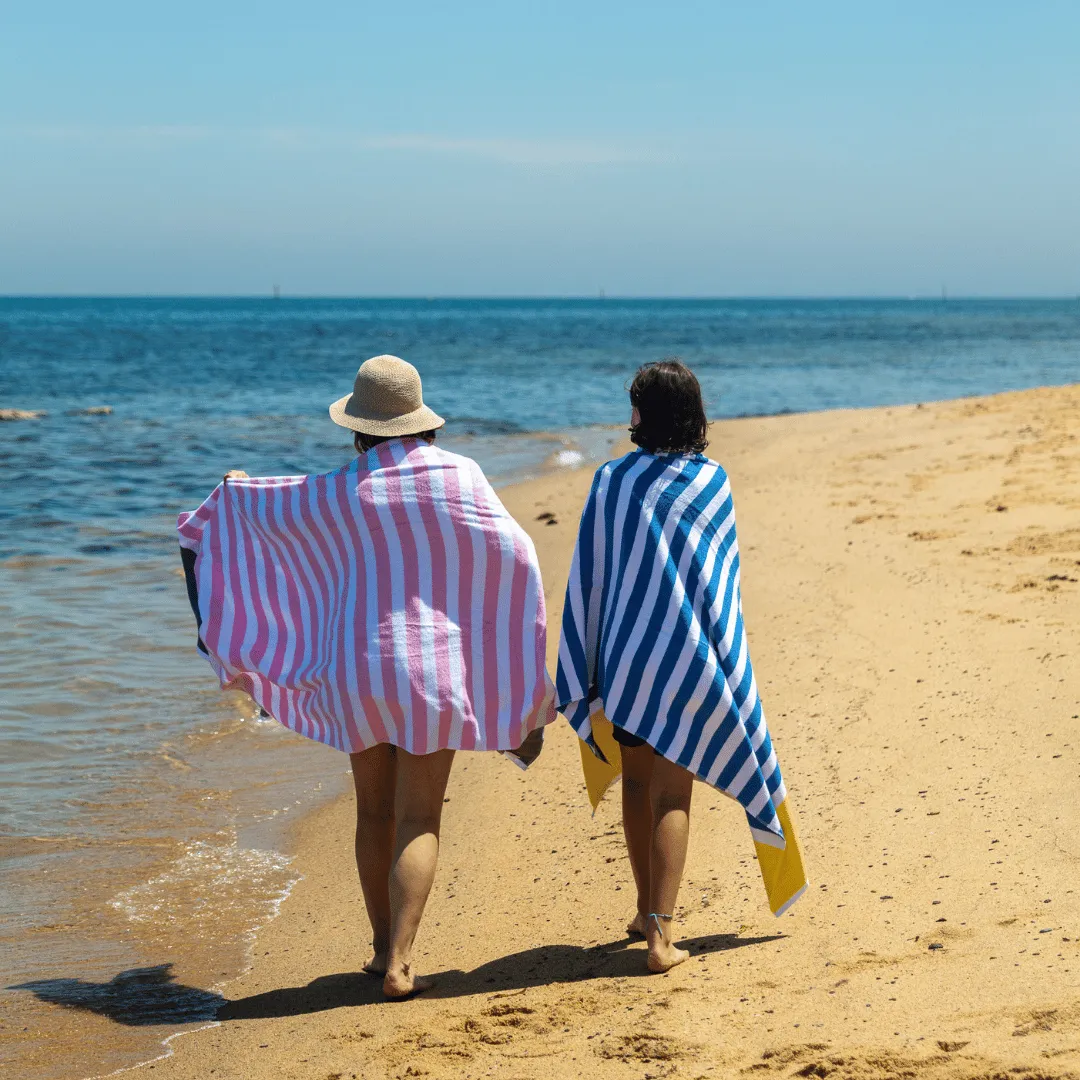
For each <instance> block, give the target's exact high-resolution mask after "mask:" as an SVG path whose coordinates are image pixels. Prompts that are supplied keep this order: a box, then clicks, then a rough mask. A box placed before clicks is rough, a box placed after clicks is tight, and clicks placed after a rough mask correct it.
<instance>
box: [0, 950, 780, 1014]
mask: <svg viewBox="0 0 1080 1080" xmlns="http://www.w3.org/2000/svg"><path fill="white" fill-rule="evenodd" d="M783 937H784V935H783V934H767V935H764V936H761V937H738V936H737V935H735V934H711V935H709V936H707V937H698V938H690V939H685V940H683V941H681V942H680V944H681V945H682V946H683V947H684V948H687V949H689V950H690V952H691V954H692V955H694V956H699V955H702V954H706V953H715V952H729V951H730V950H732V949H741V948H746V947H747V946H751V945H762V944H767V943H769V942H772V941H780V940H782V939H783ZM630 944H631V940H630V939H629V938H623V939H621V940H619V941H613V942H609V943H607V944H604V945H594V946H592V947H591V948H587V949H585V948H581V947H580V946H578V945H540V946H538V947H537V948H534V949H526V950H524V951H523V952H518V953H511V954H510V955H509V956H501V957H499V959H497V960H492V961H489V962H488V963H486V964H482V965H481V966H480V967H478V968H474V969H473V970H472V971H459V970H451V971H442V972H437V973H435V978H436V979H437V980H438V985H437V986H436V987H435V989H434V990H432V991H431V992H430V993H428V994H425V995H424V996H425V997H430V998H455V997H469V996H470V995H472V994H484V993H490V992H491V991H492V990H521V989H526V988H528V987H533V986H548V985H552V984H558V983H575V982H585V981H587V980H589V979H610V978H626V977H632V976H639V975H640V976H645V975H647V974H648V973H647V972H646V970H645V952H644V950H643V949H641V948H636V949H628V948H627V946H628V945H630ZM7 989H9V990H29V991H30V992H31V993H33V994H35V995H36V996H37V997H38V999H39V1000H41V1001H46V1002H48V1003H49V1004H52V1005H63V1006H65V1007H67V1008H71V1009H84V1010H86V1011H88V1012H93V1013H97V1014H98V1015H99V1016H106V1017H108V1018H109V1019H110V1020H113V1021H115V1022H116V1023H118V1024H125V1025H128V1026H131V1027H140V1026H148V1025H154V1024H193V1023H206V1022H207V1021H208V1020H256V1019H259V1020H262V1019H268V1018H270V1017H279V1016H303V1015H304V1014H306V1013H316V1012H325V1011H327V1010H328V1009H341V1008H346V1007H356V1006H358V1005H376V1004H380V1003H382V1002H383V1000H384V999H383V996H382V979H380V978H377V977H375V976H372V975H365V974H364V973H363V972H359V971H352V972H341V973H339V974H336V975H321V976H319V978H317V979H313V980H312V981H311V982H309V983H308V984H307V985H306V986H286V987H281V988H280V989H278V990H268V991H266V992H265V993H262V994H252V995H251V996H250V997H245V998H237V999H236V1000H235V1001H229V1000H228V999H227V998H224V997H222V995H221V994H218V993H215V992H213V991H211V990H201V989H199V988H198V987H195V986H185V985H183V984H182V983H177V982H176V981H175V976H174V975H173V974H172V965H171V964H158V965H157V966H155V967H145V968H132V969H130V970H129V971H122V972H120V974H118V975H116V976H114V977H113V978H112V979H110V980H109V981H108V982H106V983H95V982H87V981H85V980H83V979H38V980H35V981H33V982H26V983H20V984H18V985H17V986H9V987H7Z"/></svg>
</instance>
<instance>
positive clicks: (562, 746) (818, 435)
mask: <svg viewBox="0 0 1080 1080" xmlns="http://www.w3.org/2000/svg"><path fill="white" fill-rule="evenodd" d="M1078 415H1080V386H1069V387H1062V388H1053V389H1036V390H1030V391H1023V392H1017V393H1007V394H1001V395H998V396H993V397H985V398H972V399H965V400H958V401H951V402H942V403H936V404H927V405H921V406H919V405H917V406H902V407H886V408H878V409H868V410H850V411H834V412H822V413H815V414H802V415H793V416H782V417H773V418H758V419H745V420H728V421H723V422H720V423H716V424H714V425H713V427H712V429H711V440H712V443H711V446H710V450H709V452H710V454H711V455H712V456H714V457H716V458H717V459H718V460H720V461H721V462H722V463H723V464H724V465H725V467H726V468H727V470H728V472H729V474H730V477H731V481H732V485H733V489H734V493H735V503H736V508H737V513H738V516H739V532H740V544H741V549H742V556H743V579H742V580H743V592H744V605H745V616H746V621H747V627H748V633H749V637H750V645H751V650H752V653H753V656H754V664H755V670H756V673H757V677H758V680H759V683H760V686H761V693H762V696H763V700H764V702H765V708H766V714H767V716H768V718H769V723H770V728H771V731H772V734H773V738H774V740H775V743H776V746H777V750H778V753H779V755H780V761H781V765H782V767H783V769H784V775H785V779H786V781H787V785H788V789H789V791H790V797H791V799H792V802H793V806H794V808H795V813H796V815H797V820H798V822H799V828H800V836H801V840H802V845H803V849H804V854H805V857H806V860H807V868H808V872H809V876H810V882H811V885H810V889H809V891H808V893H807V895H806V896H804V897H803V898H802V899H801V900H800V901H799V903H798V904H797V905H795V907H794V908H793V909H792V910H791V911H790V912H789V913H788V914H786V915H785V916H784V917H782V918H780V919H774V918H773V917H772V916H771V915H770V913H769V911H768V908H767V906H766V904H765V898H764V892H763V889H762V886H761V882H760V877H759V875H758V873H757V868H756V866H755V865H754V859H753V846H752V843H751V840H750V837H749V834H748V831H747V828H746V823H745V819H744V817H743V815H742V812H741V811H740V810H739V809H738V807H737V806H735V804H733V803H731V802H730V801H728V800H726V799H724V798H722V797H721V796H719V795H718V794H717V793H715V792H713V791H712V790H710V789H708V788H706V787H704V786H703V785H697V786H696V787H695V793H694V803H695V805H694V811H693V814H692V819H691V844H690V855H689V860H688V863H687V869H686V874H685V877H684V881H683V888H682V892H681V894H680V903H679V909H678V912H677V917H678V921H679V936H680V938H681V939H682V940H683V941H684V942H685V943H687V945H688V947H689V948H690V950H691V952H692V957H691V959H690V961H689V962H687V963H686V964H684V965H683V966H681V967H680V968H677V969H675V970H673V971H672V972H670V973H668V974H667V975H664V976H647V975H646V974H645V966H644V956H645V954H644V947H643V946H642V945H641V944H640V943H631V942H628V941H627V940H626V936H625V933H624V927H625V924H626V921H627V919H628V918H629V917H630V915H631V914H632V908H633V890H632V884H631V881H630V873H629V866H628V863H627V861H626V856H625V850H624V846H623V841H622V836H621V829H620V819H619V807H618V795H617V791H616V792H613V793H611V794H609V796H608V797H607V798H606V800H605V801H604V802H603V803H602V804H601V806H600V809H599V810H598V812H597V814H596V816H595V817H591V816H590V813H589V808H588V803H587V799H586V797H585V791H584V787H583V784H582V781H581V774H580V766H579V756H578V748H577V745H576V739H575V737H574V736H573V734H572V733H571V731H570V729H569V727H568V726H567V725H566V724H565V723H564V722H563V721H561V720H560V721H559V722H558V724H557V725H555V726H554V727H552V728H550V729H549V738H548V744H547V747H546V749H545V751H544V754H543V755H542V756H541V758H540V760H539V761H538V762H537V763H536V764H535V765H534V766H533V767H532V768H531V769H530V770H529V771H528V772H527V773H524V774H522V773H520V772H519V771H518V770H516V769H515V768H513V766H511V765H510V764H509V763H507V762H506V761H504V760H502V759H501V758H499V757H497V756H495V755H485V756H480V755H468V754H460V755H459V756H458V761H457V763H456V765H455V769H454V773H453V774H452V776H451V781H450V787H449V790H448V800H449V801H448V803H447V805H446V808H445V815H444V832H443V845H442V853H441V858H440V866H439V872H438V875H437V877H436V882H435V887H434V890H433V892H432V896H431V899H430V902H429V905H428V909H427V913H426V916H425V920H424V923H423V925H422V927H421V933H420V938H419V940H418V963H419V965H420V967H421V970H422V971H425V972H428V973H432V974H435V975H436V976H437V977H438V986H437V988H436V989H435V990H434V991H432V992H431V993H429V994H427V995H425V996H423V997H421V998H418V999H416V1000H413V1001H409V1002H406V1003H401V1004H385V1003H383V1002H382V1001H381V993H380V982H379V980H378V979H373V978H370V977H366V976H363V975H361V974H359V971H360V967H361V965H362V964H363V962H364V961H365V960H366V959H367V956H368V952H367V933H368V928H367V924H366V919H365V916H364V912H363V903H362V900H361V898H360V892H359V887H358V884H357V882H356V878H355V869H354V867H353V865H352V851H351V848H352V835H351V816H352V804H351V797H350V796H344V797H341V798H339V799H338V800H336V801H333V802H331V803H329V804H328V805H326V806H323V807H321V808H319V809H317V810H315V811H313V812H311V813H309V814H307V815H306V816H304V817H303V818H302V819H301V820H300V821H299V822H298V823H297V824H294V826H293V827H292V831H291V833H290V835H289V838H288V842H289V848H290V852H291V854H292V855H293V860H292V862H291V863H290V864H289V866H290V872H291V873H293V874H294V875H295V877H296V878H298V879H299V880H298V881H297V883H296V884H295V885H294V887H293V888H292V890H291V892H290V893H289V894H288V896H287V897H286V898H285V899H284V900H283V901H282V902H281V905H280V910H279V912H278V914H277V916H276V917H275V918H273V919H272V920H271V921H270V922H268V923H267V924H266V925H265V926H264V927H263V929H262V930H261V931H259V932H258V934H257V936H256V937H255V939H254V941H253V943H252V946H251V967H250V970H248V971H247V973H246V974H244V975H242V976H241V977H239V978H237V979H234V980H231V981H229V982H227V983H225V984H224V985H222V986H219V987H218V988H217V990H216V991H215V992H216V993H219V994H220V999H218V998H215V997H213V995H210V996H209V998H208V1001H209V1003H210V1004H211V1005H212V1006H213V1008H214V1009H216V1010H217V1015H218V1017H219V1019H220V1023H219V1024H218V1025H217V1026H209V1027H207V1026H205V1024H203V1023H201V1022H200V1023H193V1024H192V1027H199V1028H201V1030H198V1031H193V1032H192V1033H190V1034H185V1035H183V1036H182V1037H180V1038H176V1039H174V1040H173V1041H172V1042H171V1044H170V1048H169V1056H166V1057H163V1058H161V1059H159V1060H157V1061H155V1062H152V1063H151V1064H149V1065H146V1066H144V1067H145V1068H146V1069H147V1070H152V1073H153V1075H155V1076H158V1077H176V1078H181V1077H183V1078H195V1077H199V1078H203V1077H208V1076H213V1077H215V1080H224V1078H233V1077H235V1078H248V1077H252V1076H259V1077H298V1078H299V1077H305V1078H309V1077H315V1078H319V1080H324V1078H325V1080H330V1078H336V1080H340V1078H351V1077H357V1078H359V1077H381V1076H388V1077H405V1076H430V1077H433V1078H438V1077H480V1076H507V1077H511V1076H512V1077H550V1076H553V1075H554V1076H561V1075H582V1076H589V1077H605V1078H606V1077H620V1078H621V1077H630V1076H653V1077H659V1076H668V1075H670V1076H687V1077H702V1076H729V1075H742V1074H744V1073H745V1074H747V1075H762V1076H770V1075H778V1076H790V1075H802V1076H830V1077H842V1078H847V1077H850V1078H862V1077H893V1076H897V1077H899V1076H916V1075H917V1076H920V1077H922V1076H927V1077H934V1078H937V1077H941V1078H946V1077H948V1078H952V1077H956V1078H961V1077H963V1078H969V1077H970V1078H974V1077H995V1076H1006V1075H1008V1076H1013V1077H1020V1078H1024V1077H1026V1078H1029V1080H1034V1078H1036V1077H1040V1078H1046V1077H1055V1078H1057V1077H1069V1076H1075V1075H1080V991H1078V989H1077V987H1078V986H1080V876H1078V874H1077V866H1078V859H1080V840H1078V838H1077V834H1076V830H1075V827H1074V822H1073V817H1074V808H1075V807H1076V805H1077V804H1078V799H1080V665H1078V664H1077V663H1076V661H1075V657H1076V656H1077V655H1078V654H1080V618H1078V614H1080V438H1078V436H1077V434H1076V428H1077V416H1078ZM590 479H591V469H589V468H582V469H579V470H574V471H568V472H563V473H556V474H552V475H550V476H547V477H544V478H541V479H538V480H535V481H531V482H529V483H525V484H521V485H517V486H514V487H511V488H508V489H505V490H504V491H503V492H502V495H503V498H504V501H505V503H506V505H507V507H508V508H509V509H510V510H511V512H512V513H514V515H515V516H516V517H517V518H518V519H519V520H520V521H521V522H522V523H523V524H525V525H526V527H527V528H528V529H529V531H530V533H531V534H532V536H533V537H534V539H535V541H536V544H537V549H538V552H539V556H540V560H541V565H542V569H543V573H544V580H545V588H546V592H547V601H548V611H549V623H550V626H551V633H550V640H549V661H550V664H551V667H552V670H553V669H554V662H555V649H556V646H557V640H558V634H557V627H558V622H559V618H560V614H561V602H562V591H563V588H564V584H565V580H566V572H567V568H568V565H569V560H570V555H571V550H572V544H573V539H574V535H575V532H576V527H577V520H578V515H579V513H580V508H581V505H582V502H583V500H584V496H585V494H586V492H587V489H588V485H589V482H590ZM547 514H553V515H554V518H555V524H548V523H547V522H546V521H544V520H539V517H540V515H547ZM204 989H205V988H204ZM163 992H165V991H163ZM113 1002H114V1008H113V1013H114V1017H115V1019H120V1020H121V1023H120V1024H119V1025H118V1024H116V1023H115V1022H114V1020H110V1019H107V1018H106V1017H105V1016H102V1015H101V1012H105V1013H106V1014H107V1013H108V1010H98V1011H97V1012H94V1011H77V1010H71V1011H70V1012H69V1015H70V1017H71V1023H72V1024H78V1025H79V1026H80V1030H81V1033H82V1034H81V1036H80V1037H81V1038H83V1039H84V1040H86V1039H94V1040H106V1041H107V1040H108V1039H109V1038H110V1032H112V1031H114V1030H117V1029H120V1028H122V1024H123V1007H122V1005H123V993H122V992H120V991H118V992H117V993H116V994H115V995H114V997H113ZM52 1008H55V1009H59V1008H61V1006H53V1007H52ZM117 1014H119V1015H117ZM69 1075H71V1076H73V1077H74V1076H81V1075H85V1074H84V1073H79V1072H78V1071H77V1070H76V1069H72V1071H71V1072H70V1073H69Z"/></svg>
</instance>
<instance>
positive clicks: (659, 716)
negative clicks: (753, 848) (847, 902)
mask: <svg viewBox="0 0 1080 1080" xmlns="http://www.w3.org/2000/svg"><path fill="white" fill-rule="evenodd" d="M555 682H556V692H557V695H558V707H559V709H560V711H562V712H563V713H564V715H565V716H566V718H567V719H568V720H569V721H570V723H571V725H572V726H573V728H574V730H575V731H576V732H577V733H578V735H579V736H580V737H581V738H582V739H583V740H584V741H585V742H586V743H588V744H589V746H590V747H591V749H592V750H593V752H594V753H595V754H597V756H598V757H600V758H603V754H602V753H601V751H600V749H599V747H598V746H597V745H596V742H595V740H594V739H593V735H592V717H593V716H594V715H596V714H598V713H600V712H601V710H602V711H603V713H605V714H606V715H607V717H608V718H609V719H610V720H611V721H612V723H614V724H615V725H616V726H617V727H620V728H623V729H624V730H626V731H628V732H630V733H631V734H634V735H637V736H639V737H640V738H643V739H645V741H646V742H648V743H649V745H650V746H652V747H653V749H654V750H655V751H656V752H657V753H658V754H662V755H663V756H664V757H665V758H668V759H669V760H670V761H673V762H675V763H676V764H678V765H681V766H682V767H683V768H685V769H687V770H689V771H690V772H692V773H693V774H694V775H695V776H696V777H698V778H699V779H701V780H704V781H705V782H706V783H709V784H711V785H712V786H713V787H716V788H718V789H719V790H720V791H722V792H724V794H726V795H730V796H731V797H732V798H733V799H736V800H737V801H738V802H739V803H740V804H741V805H742V807H743V809H744V810H745V811H746V816H747V818H748V819H749V822H750V830H751V832H752V833H753V836H754V840H755V841H757V842H758V843H762V844H767V845H770V846H772V847H774V848H784V847H785V837H784V830H783V828H782V826H781V824H780V821H779V819H778V817H777V809H778V807H779V806H780V805H781V804H782V803H783V802H784V799H785V797H786V792H785V789H784V782H783V779H782V778H781V776H780V766H779V764H778V763H777V760H776V754H775V752H774V751H773V747H772V741H771V740H770V739H769V732H768V729H767V727H766V725H765V716H764V713H763V712H762V708H761V700H760V699H759V697H758V690H757V684H756V683H755V681H754V672H753V669H752V668H751V666H750V653H749V649H748V647H747V641H746V631H745V629H744V627H743V616H742V599H741V597H740V593H739V549H738V545H737V543H736V540H735V512H734V509H733V506H732V501H731V487H730V485H729V483H728V478H727V476H726V474H725V473H724V470H723V469H722V468H721V467H720V466H719V465H718V464H717V463H716V462H715V461H710V460H709V459H708V458H707V457H705V456H704V455H702V454H650V453H648V452H647V451H645V450H635V451H634V452H633V453H630V454H627V455H626V456H625V457H623V458H620V459H619V460H617V461H609V462H608V463H607V464H606V465H603V466H601V467H600V469H598V470H597V473H596V476H595V478H594V479H593V485H592V491H591V492H590V493H589V499H588V502H587V503H586V504H585V510H584V513H583V514H582V518H581V528H580V531H579V533H578V541H577V547H576V549H575V551H574V561H573V564H572V566H571V570H570V581H569V584H568V585H567V589H566V605H565V607H564V609H563V624H562V641H561V642H560V645H559V670H558V676H557V678H556V681H555Z"/></svg>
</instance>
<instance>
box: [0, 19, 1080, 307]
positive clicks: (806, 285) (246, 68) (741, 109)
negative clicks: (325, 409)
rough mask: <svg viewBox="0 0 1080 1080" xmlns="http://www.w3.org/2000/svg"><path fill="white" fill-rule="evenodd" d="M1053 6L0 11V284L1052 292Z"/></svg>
mask: <svg viewBox="0 0 1080 1080" xmlns="http://www.w3.org/2000/svg"><path fill="white" fill-rule="evenodd" d="M1078 56H1080V4H1077V3H1075V2H1074V0H1068V2H1060V3H1052V2H1042V0H1027V2H1025V3H1017V2H1016V0H1008V2H999V0H983V2H981V3H968V2H963V0H935V2H933V3H930V2H922V0H906V2H904V3H893V2H889V0H859V2H857V3H856V2H852V3H835V2H830V0H815V2H814V3H807V2H805V0H798V2H778V0H777V2H774V0H754V2H753V3H748V2H746V0H740V2H737V3H729V2H726V0H711V2H708V0H707V2H701V3H686V2H682V0H666V2H665V3H663V4H659V3H656V2H655V0H653V2H650V3H637V2H635V0H620V2H618V3H608V2H590V0H575V2H573V3H569V2H567V3H562V2H555V3H552V2H544V0H530V2H528V3H523V2H517V0H500V2H497V3H496V2H493V3H474V2H470V0H459V2H458V3H457V4H447V3H445V2H442V3H417V2H410V0H394V2H393V3H381V4H371V3H368V2H367V0H353V2H351V3H329V2H324V0H308V2H305V3H288V4H286V3H279V2H277V0H265V2H262V3H259V4H254V3H247V2H242V0H235V2H230V3H222V2H221V0H215V2H213V3H209V2H204V0H188V2H186V3H185V4H182V5H175V4H170V5H165V4H156V3H147V2H146V0H139V2H138V3H134V2H132V3H118V2H113V0H95V3H93V4H88V3H86V2H85V0H78V2H53V0H32V2H29V0H23V2H18V3H16V2H12V0H0V294H7V295H11V294H15V295H26V294H51V295H62V294H89V295H112V294H133V295H252V294H255V295H259V294H263V295H265V294H269V293H270V292H271V290H272V288H273V286H274V285H275V284H276V285H279V286H280V289H281V292H282V294H283V295H298V296H299V295H318V296H338V295H344V296H358V295H363V296H385V295H396V296H442V295H450V296H468V295H485V296H497V295H515V296H523V295H558V296H573V295H583V296H595V295H597V294H598V292H599V291H600V290H603V291H604V292H605V293H606V294H607V295H608V296H616V295H626V296H793V295H795V296H907V295H938V294H940V291H941V289H942V287H943V286H944V287H946V288H947V289H948V291H949V293H950V294H951V295H1016V296H1022V295H1077V294H1080V62H1078V59H1077V58H1078Z"/></svg>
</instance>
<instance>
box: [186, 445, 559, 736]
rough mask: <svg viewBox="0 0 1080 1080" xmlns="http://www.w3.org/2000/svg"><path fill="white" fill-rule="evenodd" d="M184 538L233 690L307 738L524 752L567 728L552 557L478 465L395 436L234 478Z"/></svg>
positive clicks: (216, 653) (224, 681)
mask: <svg viewBox="0 0 1080 1080" xmlns="http://www.w3.org/2000/svg"><path fill="white" fill-rule="evenodd" d="M178 531H179V533H180V544H181V547H182V548H186V549H188V550H189V551H193V552H194V553H195V558H194V560H192V559H191V557H190V555H189V556H188V560H187V561H188V562H189V563H192V564H193V565H192V569H193V575H192V576H193V579H194V586H195V588H194V592H195V594H196V596H195V603H196V604H197V612H196V614H197V617H198V620H199V623H200V638H201V641H202V643H203V644H204V645H205V649H206V651H207V653H208V655H209V659H210V662H211V664H212V665H213V667H214V669H215V670H216V671H217V673H218V676H219V677H220V679H221V685H222V686H223V687H225V688H232V687H236V688H239V689H241V690H244V691H246V692H247V693H248V694H250V695H251V697H252V698H254V699H255V701H256V702H257V703H258V704H259V705H261V706H262V707H263V708H264V709H265V710H266V711H267V712H268V713H270V714H271V715H272V716H274V717H276V718H277V719H278V720H280V721H281V723H282V724H284V725H285V726H286V727H289V728H292V729H293V730H294V731H298V732H299V733H300V734H301V735H306V736H307V737H308V738H311V739H315V740H317V741H318V742H322V743H327V744H329V745H330V746H334V747H337V749H339V750H345V751H349V752H355V751H359V750H364V749H366V748H368V747H370V746H374V745H376V744H378V743H390V744H392V745H394V746H399V747H403V748H404V749H405V750H408V751H410V752H411V753H414V754H427V753H431V752H433V751H435V750H441V749H447V748H452V749H457V750H503V751H512V750H514V749H515V748H517V747H519V746H521V745H522V744H523V743H524V742H525V741H526V737H527V736H528V735H529V733H530V732H532V731H534V730H535V729H538V728H542V727H543V726H544V725H545V724H548V723H550V722H551V721H552V720H553V719H554V717H555V712H554V708H553V703H552V698H553V688H552V685H551V680H550V679H549V677H548V674H547V671H546V668H545V666H544V654H545V634H546V617H545V612H544V592H543V588H542V586H541V582H540V572H539V568H538V565H537V561H536V552H535V550H534V549H533V545H532V541H531V540H530V539H529V537H528V536H527V535H526V533H525V532H524V530H523V529H522V528H521V527H520V526H519V525H518V524H517V523H516V522H515V521H514V519H513V518H512V517H510V515H509V514H508V513H507V512H506V510H505V509H504V507H503V505H502V503H501V502H500V501H499V498H498V496H497V495H496V494H495V492H494V491H493V490H492V489H491V486H490V485H489V484H488V482H487V480H486V479H485V477H484V475H483V473H482V472H481V471H480V468H479V466H477V465H476V463H475V462H473V461H470V460H469V459H468V458H464V457H459V456H457V455H456V454H450V453H447V452H446V451H444V450H441V449H438V448H437V447H434V446H429V445H428V444H427V443H425V442H423V441H422V440H420V439H414V438H410V439H400V440H398V439H395V440H391V441H389V442H386V443H380V444H379V445H378V446H376V447H375V448H374V449H373V450H371V451H369V452H368V453H367V454H366V455H362V456H361V457H359V458H357V459H356V460H354V461H353V462H352V463H351V464H349V465H347V466H345V467H344V468H341V469H338V470H336V471H335V472H331V473H326V474H324V475H320V476H288V477H264V478H260V479H248V480H230V481H228V483H227V484H221V485H219V486H218V487H217V488H215V489H214V492H213V493H212V494H211V495H210V497H209V498H208V499H207V500H206V502H204V503H203V504H202V506H200V507H199V508H198V509H197V510H196V511H194V512H193V513H188V514H182V515H181V516H180V519H179V522H178ZM537 741H538V740H537V739H535V738H534V739H530V740H529V743H530V745H531V746H533V748H534V749H535V746H536V743H537Z"/></svg>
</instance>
